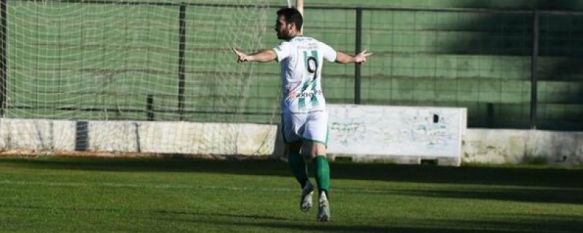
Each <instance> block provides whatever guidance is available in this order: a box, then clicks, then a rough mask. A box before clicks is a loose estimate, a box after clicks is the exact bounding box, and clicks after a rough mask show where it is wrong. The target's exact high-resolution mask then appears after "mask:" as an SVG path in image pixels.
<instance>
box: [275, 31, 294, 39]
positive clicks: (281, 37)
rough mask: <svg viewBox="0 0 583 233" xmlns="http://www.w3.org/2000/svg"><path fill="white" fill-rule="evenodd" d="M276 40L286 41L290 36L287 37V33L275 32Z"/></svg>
mask: <svg viewBox="0 0 583 233" xmlns="http://www.w3.org/2000/svg"><path fill="white" fill-rule="evenodd" d="M277 39H280V40H286V41H288V40H290V39H291V36H290V35H289V33H284V32H283V31H277Z"/></svg>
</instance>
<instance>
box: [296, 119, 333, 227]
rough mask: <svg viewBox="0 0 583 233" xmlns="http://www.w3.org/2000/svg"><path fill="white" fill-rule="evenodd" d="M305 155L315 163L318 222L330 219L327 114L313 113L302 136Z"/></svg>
mask: <svg viewBox="0 0 583 233" xmlns="http://www.w3.org/2000/svg"><path fill="white" fill-rule="evenodd" d="M302 137H303V138H304V141H305V142H304V143H303V144H302V149H301V150H302V152H303V155H304V156H306V157H307V158H309V159H310V160H312V161H313V164H314V168H315V171H316V172H315V175H316V182H317V185H318V194H319V199H320V200H319V208H318V216H317V217H318V220H319V221H328V220H329V219H330V205H329V201H328V196H329V190H330V165H329V164H328V159H327V158H326V143H327V141H328V114H327V113H326V112H315V113H311V114H310V116H309V117H308V121H307V123H306V128H305V132H304V134H303V135H302Z"/></svg>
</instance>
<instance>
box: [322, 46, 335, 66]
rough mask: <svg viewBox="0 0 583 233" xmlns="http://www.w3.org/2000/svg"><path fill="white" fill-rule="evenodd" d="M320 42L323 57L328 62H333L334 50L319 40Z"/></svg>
mask: <svg viewBox="0 0 583 233" xmlns="http://www.w3.org/2000/svg"><path fill="white" fill-rule="evenodd" d="M320 44H321V46H320V47H321V48H322V52H323V56H324V59H326V60H327V61H329V62H335V61H336V50H334V49H333V48H332V47H330V46H329V45H327V44H325V43H322V42H320Z"/></svg>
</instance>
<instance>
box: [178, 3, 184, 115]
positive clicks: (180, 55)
mask: <svg viewBox="0 0 583 233" xmlns="http://www.w3.org/2000/svg"><path fill="white" fill-rule="evenodd" d="M179 17H180V19H179V24H180V25H179V30H178V33H179V35H178V37H179V40H180V42H179V44H178V46H179V47H178V116H179V119H180V120H181V121H182V120H184V88H185V87H184V86H185V80H184V79H185V77H184V72H185V70H184V69H185V68H184V65H185V62H184V50H185V49H186V4H185V3H182V4H181V5H180V16H179Z"/></svg>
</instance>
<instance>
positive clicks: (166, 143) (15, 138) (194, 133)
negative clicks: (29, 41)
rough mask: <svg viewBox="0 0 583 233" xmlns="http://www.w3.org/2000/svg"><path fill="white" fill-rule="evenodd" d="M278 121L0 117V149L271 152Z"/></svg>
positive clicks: (263, 154) (256, 154)
mask: <svg viewBox="0 0 583 233" xmlns="http://www.w3.org/2000/svg"><path fill="white" fill-rule="evenodd" d="M276 133H277V126H275V125H258V124H218V123H191V122H140V121H77V122H76V121H54V120H23V119H0V151H10V150H15V151H18V150H25V151H32V152H46V151H63V152H71V151H90V152H131V153H135V152H137V153H170V154H197V155H247V156H266V155H271V154H273V151H274V148H275V137H276Z"/></svg>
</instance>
